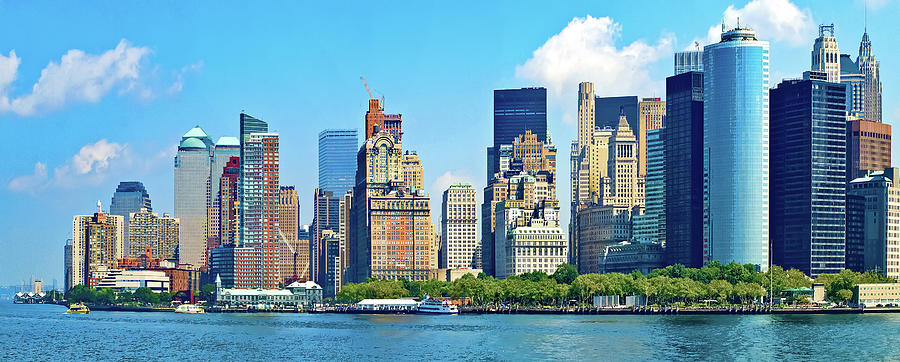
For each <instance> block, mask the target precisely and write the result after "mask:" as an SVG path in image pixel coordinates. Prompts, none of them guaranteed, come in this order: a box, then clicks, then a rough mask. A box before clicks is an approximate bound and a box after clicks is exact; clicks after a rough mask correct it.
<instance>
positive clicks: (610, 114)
mask: <svg viewBox="0 0 900 362" xmlns="http://www.w3.org/2000/svg"><path fill="white" fill-rule="evenodd" d="M638 103H639V99H638V97H637V96H623V97H596V98H594V125H595V126H596V127H600V128H607V127H608V128H613V129H615V128H617V127H618V126H619V116H620V115H622V114H624V115H625V120H627V121H628V127H631V130H632V131H633V132H635V137H637V138H638V140H639V141H640V137H638V133H639V132H638V131H639V130H640V129H641V127H640V116H639V112H638V111H639V106H638Z"/></svg>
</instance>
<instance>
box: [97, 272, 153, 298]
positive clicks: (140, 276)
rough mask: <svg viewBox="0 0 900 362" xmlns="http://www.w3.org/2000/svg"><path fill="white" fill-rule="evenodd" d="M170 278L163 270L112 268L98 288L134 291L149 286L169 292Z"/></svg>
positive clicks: (151, 288)
mask: <svg viewBox="0 0 900 362" xmlns="http://www.w3.org/2000/svg"><path fill="white" fill-rule="evenodd" d="M169 284H170V279H169V277H168V276H166V273H165V272H163V271H161V270H121V269H116V270H110V271H109V272H108V273H107V274H106V276H105V277H103V279H100V282H99V283H97V289H103V288H112V289H113V290H116V291H123V290H127V291H130V292H134V291H135V290H137V289H138V288H141V287H147V288H150V290H152V291H153V292H155V293H160V292H168V291H169V289H170V288H169Z"/></svg>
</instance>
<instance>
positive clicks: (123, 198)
mask: <svg viewBox="0 0 900 362" xmlns="http://www.w3.org/2000/svg"><path fill="white" fill-rule="evenodd" d="M141 209H146V210H148V211H153V206H152V205H151V202H150V194H149V193H147V189H146V188H144V184H143V183H141V182H138V181H123V182H120V183H119V186H118V187H116V192H115V193H113V197H112V202H110V203H109V213H110V214H113V215H119V216H121V217H123V218H124V219H125V252H126V253H130V252H131V247H130V244H131V238H130V237H129V229H128V222H129V221H130V220H129V214H131V213H132V212H139V211H141Z"/></svg>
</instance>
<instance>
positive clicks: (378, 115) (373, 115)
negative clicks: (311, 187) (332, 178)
mask: <svg viewBox="0 0 900 362" xmlns="http://www.w3.org/2000/svg"><path fill="white" fill-rule="evenodd" d="M402 118H403V116H402V115H401V114H386V113H384V106H383V105H381V104H379V101H378V100H377V99H375V98H372V99H369V110H368V111H366V139H369V138H372V137H373V136H375V135H376V134H378V132H381V131H384V132H388V133H390V134H391V136H393V137H394V139H395V140H397V143H400V141H401V140H402V139H403V129H402V128H403V127H402V126H403V119H402ZM341 192H343V191H341Z"/></svg>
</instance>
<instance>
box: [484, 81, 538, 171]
mask: <svg viewBox="0 0 900 362" xmlns="http://www.w3.org/2000/svg"><path fill="white" fill-rule="evenodd" d="M526 130H530V131H531V133H533V134H536V135H537V140H538V141H539V142H545V141H547V88H521V89H497V90H494V147H493V150H499V149H500V145H502V144H512V142H513V139H515V138H516V137H517V136H519V135H521V134H525V131H526ZM488 157H489V158H493V162H492V164H493V165H494V167H493V170H497V169H498V168H499V162H500V161H499V158H498V157H497V155H496V152H490V150H489V151H488ZM490 170H491V169H490V168H489V169H488V171H489V172H490ZM491 176H493V175H492V174H490V173H489V174H488V179H490V178H491Z"/></svg>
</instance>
